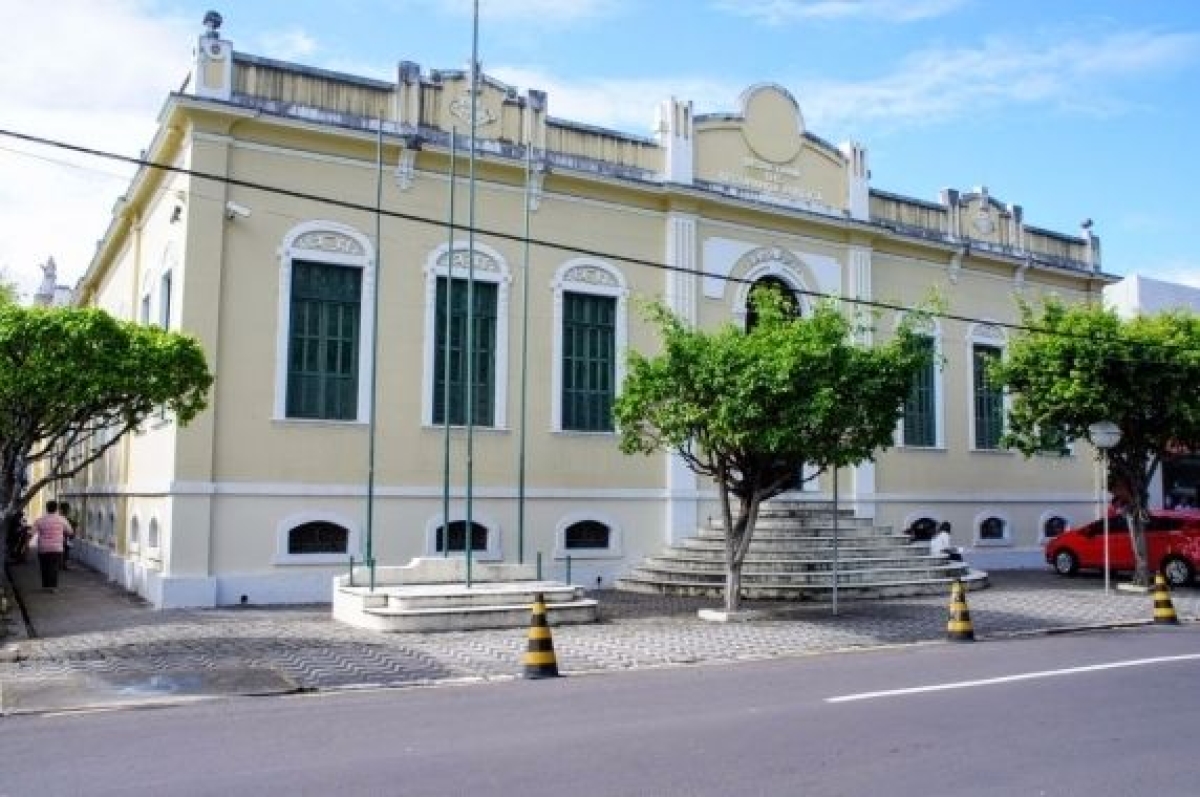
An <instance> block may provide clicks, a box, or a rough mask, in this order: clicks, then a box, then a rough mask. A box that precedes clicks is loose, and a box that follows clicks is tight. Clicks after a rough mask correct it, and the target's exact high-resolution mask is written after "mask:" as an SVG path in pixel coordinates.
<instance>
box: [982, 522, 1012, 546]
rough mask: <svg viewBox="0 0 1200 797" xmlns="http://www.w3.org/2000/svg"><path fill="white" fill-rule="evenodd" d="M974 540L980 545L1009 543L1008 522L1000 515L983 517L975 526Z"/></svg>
mask: <svg viewBox="0 0 1200 797" xmlns="http://www.w3.org/2000/svg"><path fill="white" fill-rule="evenodd" d="M975 538H976V539H977V540H978V541H979V542H980V543H982V544H985V545H986V544H988V543H992V544H999V543H1005V542H1008V541H1009V528H1008V520H1007V519H1005V518H1003V517H1001V516H1000V515H984V516H982V517H981V518H979V520H978V522H977V523H976V526H975Z"/></svg>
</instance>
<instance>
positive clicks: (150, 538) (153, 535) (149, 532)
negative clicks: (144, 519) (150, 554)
mask: <svg viewBox="0 0 1200 797" xmlns="http://www.w3.org/2000/svg"><path fill="white" fill-rule="evenodd" d="M146 547H147V548H152V549H156V548H158V547H159V532H158V518H156V517H152V518H150V525H149V527H148V528H147V529H146Z"/></svg>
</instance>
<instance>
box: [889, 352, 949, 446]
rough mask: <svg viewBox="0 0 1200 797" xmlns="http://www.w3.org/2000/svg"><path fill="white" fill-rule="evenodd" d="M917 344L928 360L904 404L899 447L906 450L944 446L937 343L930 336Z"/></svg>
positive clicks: (939, 358) (939, 354) (940, 378)
mask: <svg viewBox="0 0 1200 797" xmlns="http://www.w3.org/2000/svg"><path fill="white" fill-rule="evenodd" d="M920 340H921V345H922V346H924V347H925V348H926V350H927V351H928V353H929V355H930V356H929V361H928V362H927V363H926V364H925V365H924V366H923V367H922V368H921V370H920V372H919V373H918V374H917V378H916V381H914V383H913V386H912V390H911V391H909V394H908V397H907V398H906V399H905V401H904V415H903V418H902V420H901V426H900V444H901V445H903V446H907V447H909V448H940V447H942V446H943V445H944V435H943V430H942V369H941V367H940V361H941V342H940V338H939V336H938V335H937V334H936V333H934V332H926V333H922V334H921V337H920Z"/></svg>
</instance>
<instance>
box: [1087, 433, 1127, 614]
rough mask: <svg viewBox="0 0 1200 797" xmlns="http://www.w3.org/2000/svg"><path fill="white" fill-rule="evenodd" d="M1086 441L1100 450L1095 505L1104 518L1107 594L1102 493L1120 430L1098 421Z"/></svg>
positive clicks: (1105, 574)
mask: <svg viewBox="0 0 1200 797" xmlns="http://www.w3.org/2000/svg"><path fill="white" fill-rule="evenodd" d="M1088 439H1090V440H1091V441H1092V445H1094V446H1095V447H1096V448H1098V449H1099V450H1100V463H1101V465H1100V474H1101V476H1100V478H1099V479H1097V480H1096V504H1097V505H1098V506H1100V507H1101V515H1102V517H1103V518H1104V592H1105V594H1108V592H1109V572H1108V507H1106V506H1103V505H1102V504H1103V491H1104V488H1105V487H1106V486H1107V481H1108V451H1109V449H1110V448H1112V447H1114V446H1115V445H1116V444H1117V443H1119V442H1121V429H1120V427H1118V426H1117V425H1116V424H1115V423H1113V422H1112V421H1099V422H1098V423H1093V424H1092V425H1091V426H1089V427H1088Z"/></svg>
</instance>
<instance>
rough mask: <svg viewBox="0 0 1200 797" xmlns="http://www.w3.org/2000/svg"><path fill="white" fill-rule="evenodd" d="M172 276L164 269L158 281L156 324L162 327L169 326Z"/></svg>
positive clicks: (168, 327)
mask: <svg viewBox="0 0 1200 797" xmlns="http://www.w3.org/2000/svg"><path fill="white" fill-rule="evenodd" d="M173 281H174V277H173V276H172V272H171V271H170V270H167V271H164V272H163V275H162V277H161V278H160V279H159V281H158V325H159V326H161V327H162V328H163V329H170V328H171V309H172V304H171V302H172V298H173V297H172V295H171V291H172V289H173V286H172V282H173Z"/></svg>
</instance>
